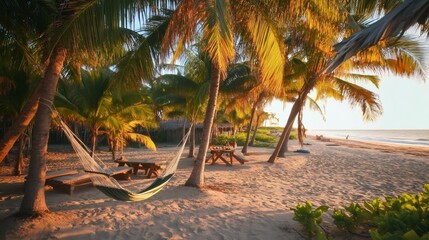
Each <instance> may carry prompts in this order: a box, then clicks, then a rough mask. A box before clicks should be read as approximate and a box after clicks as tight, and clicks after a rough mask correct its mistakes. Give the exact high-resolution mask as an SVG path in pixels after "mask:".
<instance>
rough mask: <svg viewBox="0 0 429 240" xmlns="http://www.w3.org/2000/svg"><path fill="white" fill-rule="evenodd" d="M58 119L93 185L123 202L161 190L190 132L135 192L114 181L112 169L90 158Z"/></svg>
mask: <svg viewBox="0 0 429 240" xmlns="http://www.w3.org/2000/svg"><path fill="white" fill-rule="evenodd" d="M58 120H59V124H60V126H61V128H62V129H63V131H64V133H65V135H66V136H67V138H68V139H69V140H70V143H71V145H72V147H73V149H74V151H75V152H76V154H77V156H78V157H79V160H80V162H81V163H82V165H83V168H84V169H85V171H86V172H88V173H90V177H91V180H92V182H93V183H94V186H95V187H96V188H97V189H99V190H100V191H101V192H103V193H104V194H106V195H107V196H109V197H112V198H114V199H116V200H119V201H125V202H135V201H142V200H145V199H148V198H150V197H152V196H153V195H155V194H156V193H158V192H159V191H161V189H162V188H163V187H164V186H165V185H166V184H167V183H168V181H170V179H171V178H172V177H173V175H174V173H175V171H176V169H177V165H178V163H179V159H180V157H181V155H182V153H183V150H184V148H185V144H186V141H187V139H188V137H189V134H190V132H191V127H190V128H189V131H188V133H186V135H185V137H184V138H183V139H182V143H181V145H180V146H179V150H178V152H177V153H176V155H175V156H174V158H173V159H171V160H169V161H168V164H167V166H166V168H165V169H164V171H163V172H162V173H161V174H160V175H159V177H158V178H157V179H156V180H155V181H154V182H153V183H152V184H151V185H150V186H148V187H147V188H145V189H143V190H141V191H139V192H137V193H135V192H132V191H130V190H128V189H125V188H124V187H122V186H121V185H120V184H119V183H118V181H116V179H114V178H113V177H111V176H112V174H113V172H114V170H113V169H111V168H110V167H109V166H107V165H106V164H104V162H103V161H102V160H101V159H99V158H98V157H97V156H94V158H92V157H91V156H90V155H89V149H88V148H87V147H86V145H85V144H84V143H83V142H82V141H81V140H80V139H79V138H78V137H77V136H76V135H75V134H74V133H73V131H71V130H70V128H69V127H68V126H67V124H65V123H64V122H63V121H62V120H61V119H60V118H59V119H58Z"/></svg>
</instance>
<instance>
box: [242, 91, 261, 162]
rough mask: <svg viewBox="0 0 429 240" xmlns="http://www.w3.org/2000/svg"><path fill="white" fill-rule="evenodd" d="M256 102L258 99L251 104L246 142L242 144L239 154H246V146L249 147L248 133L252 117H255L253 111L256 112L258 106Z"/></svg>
mask: <svg viewBox="0 0 429 240" xmlns="http://www.w3.org/2000/svg"><path fill="white" fill-rule="evenodd" d="M258 102H259V98H258V100H256V102H254V103H253V106H252V112H251V114H250V122H249V125H248V126H247V131H246V141H245V142H244V146H243V149H241V152H242V153H243V154H247V146H248V145H249V138H250V131H251V128H252V122H253V117H254V116H255V111H256V107H257V106H258Z"/></svg>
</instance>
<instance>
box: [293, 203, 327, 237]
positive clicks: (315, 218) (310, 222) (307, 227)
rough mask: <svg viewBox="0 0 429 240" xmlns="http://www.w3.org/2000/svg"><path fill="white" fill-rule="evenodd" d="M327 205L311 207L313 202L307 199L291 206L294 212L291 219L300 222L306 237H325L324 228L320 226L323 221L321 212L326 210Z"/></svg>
mask: <svg viewBox="0 0 429 240" xmlns="http://www.w3.org/2000/svg"><path fill="white" fill-rule="evenodd" d="M328 209H329V207H328V206H323V205H322V206H320V207H318V208H316V209H313V204H312V203H311V202H309V201H307V202H305V203H304V204H301V203H300V204H298V205H297V206H296V207H295V208H291V210H292V211H293V213H294V216H293V220H295V221H297V222H299V223H301V224H302V226H303V228H304V231H305V232H306V233H307V237H308V238H309V239H312V238H313V237H315V238H316V239H318V240H323V239H327V237H326V234H325V232H324V230H323V229H322V228H321V227H320V224H321V223H322V222H323V219H322V214H323V213H324V212H326V211H328Z"/></svg>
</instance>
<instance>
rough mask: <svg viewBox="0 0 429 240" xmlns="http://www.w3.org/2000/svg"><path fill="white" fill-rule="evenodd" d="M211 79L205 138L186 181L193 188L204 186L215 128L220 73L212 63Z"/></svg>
mask: <svg viewBox="0 0 429 240" xmlns="http://www.w3.org/2000/svg"><path fill="white" fill-rule="evenodd" d="M211 69H212V70H211V77H210V90H209V102H208V105H207V110H206V115H205V117H204V127H203V128H204V130H203V137H202V139H201V143H200V148H199V149H198V155H197V160H196V164H195V166H194V168H193V169H192V173H191V176H189V178H188V180H187V181H186V183H185V185H186V186H193V187H198V188H201V187H203V186H204V168H205V160H206V154H207V150H208V148H209V143H210V134H211V131H212V127H213V120H214V117H215V111H216V103H217V98H218V92H219V86H220V71H219V67H218V66H216V64H213V63H212V66H211Z"/></svg>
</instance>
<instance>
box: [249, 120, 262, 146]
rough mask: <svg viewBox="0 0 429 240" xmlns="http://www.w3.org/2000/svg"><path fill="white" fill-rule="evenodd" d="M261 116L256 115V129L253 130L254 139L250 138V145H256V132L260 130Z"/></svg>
mask: <svg viewBox="0 0 429 240" xmlns="http://www.w3.org/2000/svg"><path fill="white" fill-rule="evenodd" d="M259 117H260V115H258V116H256V123H255V129H254V130H253V135H252V139H251V140H250V143H249V146H253V145H255V139H256V133H257V132H258V125H259Z"/></svg>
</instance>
